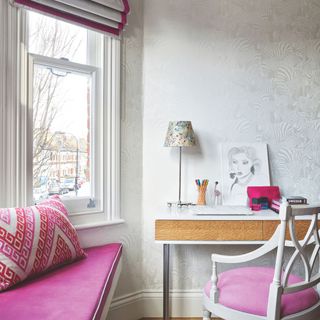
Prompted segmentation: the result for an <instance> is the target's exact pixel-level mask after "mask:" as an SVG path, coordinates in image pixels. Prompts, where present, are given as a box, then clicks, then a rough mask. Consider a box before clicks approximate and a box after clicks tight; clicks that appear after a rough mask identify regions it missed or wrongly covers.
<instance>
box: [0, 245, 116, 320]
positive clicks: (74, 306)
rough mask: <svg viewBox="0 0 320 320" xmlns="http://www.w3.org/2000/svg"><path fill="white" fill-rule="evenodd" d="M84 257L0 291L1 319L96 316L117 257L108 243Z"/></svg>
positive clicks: (66, 319)
mask: <svg viewBox="0 0 320 320" xmlns="http://www.w3.org/2000/svg"><path fill="white" fill-rule="evenodd" d="M85 251H86V253H87V255H88V257H87V259H83V260H80V261H77V262H74V263H72V264H70V265H67V266H64V267H61V268H59V269H56V270H54V271H52V272H49V273H47V274H45V275H43V276H40V277H38V278H36V279H33V280H28V281H26V282H24V283H22V284H20V285H18V286H16V287H14V288H12V289H10V290H7V291H4V292H2V293H0V310H1V312H0V318H1V320H12V319H15V320H22V319H23V320H57V319H59V320H71V319H77V320H89V319H90V320H91V319H99V317H100V315H101V312H102V309H103V305H104V303H105V301H106V299H107V296H108V293H109V290H110V287H111V284H112V280H113V277H114V274H115V271H116V269H117V266H118V262H119V259H120V257H121V251H122V245H121V244H119V243H112V244H108V245H104V246H101V247H95V248H89V249H86V250H85Z"/></svg>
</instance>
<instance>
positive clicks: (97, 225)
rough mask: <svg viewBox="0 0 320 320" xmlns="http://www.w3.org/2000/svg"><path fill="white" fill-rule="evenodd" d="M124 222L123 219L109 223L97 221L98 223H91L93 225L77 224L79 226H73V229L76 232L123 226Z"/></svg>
mask: <svg viewBox="0 0 320 320" xmlns="http://www.w3.org/2000/svg"><path fill="white" fill-rule="evenodd" d="M124 222H125V221H124V220H123V219H116V220H111V221H99V222H93V223H86V224H79V225H74V227H75V229H76V230H86V229H92V228H99V227H104V226H112V225H117V224H123V223H124Z"/></svg>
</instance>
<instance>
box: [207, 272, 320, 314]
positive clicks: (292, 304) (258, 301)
mask: <svg viewBox="0 0 320 320" xmlns="http://www.w3.org/2000/svg"><path fill="white" fill-rule="evenodd" d="M273 274H274V269H273V268H264V267H246V268H237V269H232V270H229V271H226V272H223V273H221V274H220V275H219V277H218V288H219V303H220V304H222V305H224V306H226V307H228V308H231V309H234V310H238V311H242V312H246V313H251V314H255V315H259V316H266V315H267V305H268V294H269V286H270V284H271V282H272V280H273ZM300 281H302V279H301V278H300V277H298V276H295V275H290V277H289V284H294V283H298V282H300ZM210 289H211V281H209V282H208V283H207V284H206V286H205V290H204V291H205V294H206V295H207V296H208V297H209V296H210ZM318 300H319V296H318V294H317V292H316V291H315V290H314V289H313V288H311V289H306V290H303V291H300V292H296V293H290V294H285V295H283V296H282V301H281V315H282V316H287V315H290V314H293V313H296V312H299V311H302V310H305V309H307V308H309V307H311V306H313V305H314V304H316V303H317V302H318Z"/></svg>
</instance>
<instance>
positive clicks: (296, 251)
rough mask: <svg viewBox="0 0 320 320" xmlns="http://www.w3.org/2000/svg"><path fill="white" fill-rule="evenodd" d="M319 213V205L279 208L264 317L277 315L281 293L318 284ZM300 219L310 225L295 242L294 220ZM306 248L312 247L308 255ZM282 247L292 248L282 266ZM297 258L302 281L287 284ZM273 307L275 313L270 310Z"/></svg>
mask: <svg viewBox="0 0 320 320" xmlns="http://www.w3.org/2000/svg"><path fill="white" fill-rule="evenodd" d="M319 213H320V206H311V205H299V206H290V205H287V204H283V205H281V207H280V213H279V215H280V219H281V223H280V225H279V226H278V228H277V230H276V232H275V235H277V236H276V237H275V238H278V248H277V257H276V263H275V273H274V278H273V282H272V284H271V286H270V292H269V306H268V315H269V313H270V314H271V312H272V313H273V312H275V314H277V313H279V308H280V306H279V302H280V300H281V299H280V297H281V294H283V293H293V292H297V291H301V290H304V289H307V288H311V287H314V286H316V285H318V284H319V282H320V263H319V264H318V266H317V270H315V265H316V262H317V261H318V259H317V258H319V249H320V239H319V230H318V214H319ZM301 216H305V217H306V219H307V220H305V221H306V222H308V221H309V222H310V224H309V227H308V230H307V232H306V234H305V236H304V238H303V239H302V240H299V239H298V237H297V232H296V222H297V219H296V218H297V217H301ZM287 231H289V235H290V239H291V240H289V241H288V240H286V234H287ZM310 245H314V249H313V250H312V251H311V255H310V250H309V248H308V247H309V246H310ZM286 247H291V248H293V253H292V255H291V256H290V257H289V259H288V260H287V263H286V265H285V267H284V262H285V261H284V252H285V248H286ZM299 257H300V258H301V261H302V264H303V267H304V279H303V281H300V282H299V283H295V284H289V283H288V280H289V276H290V273H291V271H292V269H293V267H294V266H295V264H298V263H300V262H299V261H298V260H299V259H298V258H299ZM272 295H276V296H277V297H275V298H273V297H272ZM270 300H272V301H270ZM275 305H276V306H275ZM274 307H275V310H273V309H274ZM269 309H270V310H269ZM272 310H273V311H272ZM276 319H277V317H276Z"/></svg>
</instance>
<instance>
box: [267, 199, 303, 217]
mask: <svg viewBox="0 0 320 320" xmlns="http://www.w3.org/2000/svg"><path fill="white" fill-rule="evenodd" d="M283 202H288V204H290V205H295V206H299V205H307V204H308V201H307V199H306V198H304V197H300V196H291V197H282V198H281V199H273V200H272V203H271V209H272V210H273V211H275V212H277V213H279V211H280V206H281V204H282V203H283Z"/></svg>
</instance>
